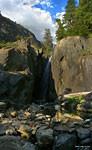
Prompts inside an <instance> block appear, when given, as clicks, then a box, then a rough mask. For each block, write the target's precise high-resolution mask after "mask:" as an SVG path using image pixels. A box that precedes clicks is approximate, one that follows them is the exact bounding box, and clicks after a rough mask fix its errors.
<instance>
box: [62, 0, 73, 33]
mask: <svg viewBox="0 0 92 150" xmlns="http://www.w3.org/2000/svg"><path fill="white" fill-rule="evenodd" d="M65 9H66V11H65V15H64V19H63V23H64V24H65V27H66V30H67V31H68V34H70V35H72V27H73V23H74V17H75V13H76V2H75V0H68V3H67V6H66V7H65Z"/></svg>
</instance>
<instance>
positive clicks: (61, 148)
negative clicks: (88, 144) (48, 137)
mask: <svg viewBox="0 0 92 150" xmlns="http://www.w3.org/2000/svg"><path fill="white" fill-rule="evenodd" d="M76 143H77V139H76V136H74V135H71V134H67V133H66V134H60V135H59V136H57V137H56V138H55V143H54V147H53V150H67V149H68V150H74V149H75V146H76Z"/></svg>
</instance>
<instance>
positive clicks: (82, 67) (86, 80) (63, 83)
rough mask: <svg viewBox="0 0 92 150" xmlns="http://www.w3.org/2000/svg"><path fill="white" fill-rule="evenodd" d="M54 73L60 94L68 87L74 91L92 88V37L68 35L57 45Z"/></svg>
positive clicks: (53, 61) (53, 58)
mask: <svg viewBox="0 0 92 150" xmlns="http://www.w3.org/2000/svg"><path fill="white" fill-rule="evenodd" d="M51 67H52V75H53V79H54V82H55V89H56V92H57V94H58V95H60V94H61V93H63V92H64V91H65V89H66V88H70V89H72V92H83V91H91V90H92V79H91V75H92V38H88V39H85V38H82V37H78V36H76V37H67V38H65V39H63V40H61V41H60V42H59V43H58V44H57V45H56V47H55V49H54V52H53V56H52V61H51Z"/></svg>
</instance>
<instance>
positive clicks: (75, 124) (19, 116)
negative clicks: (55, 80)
mask: <svg viewBox="0 0 92 150" xmlns="http://www.w3.org/2000/svg"><path fill="white" fill-rule="evenodd" d="M91 95H92V94H88V96H86V99H87V98H90V97H91ZM83 104H84V103H81V104H76V109H77V110H78V109H79V108H80V110H79V112H78V111H77V112H78V113H76V114H74V112H75V111H72V112H69V110H67V108H71V107H72V108H74V109H75V104H71V102H70V101H69V98H64V97H63V98H60V99H59V100H58V101H57V100H56V101H55V102H53V103H45V104H41V103H40V104H35V103H32V104H31V105H30V106H29V107H28V108H27V109H25V110H23V109H21V110H15V109H13V108H8V109H6V104H5V103H3V102H0V150H43V149H44V150H67V149H68V150H91V149H92V112H91V111H89V110H91V109H90V108H88V105H89V106H90V107H91V105H92V104H91V101H89V100H86V103H85V106H84V105H83ZM67 106H68V107H67ZM83 114H84V116H83ZM85 114H86V117H85Z"/></svg>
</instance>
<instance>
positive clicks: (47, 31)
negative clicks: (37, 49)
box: [44, 29, 53, 52]
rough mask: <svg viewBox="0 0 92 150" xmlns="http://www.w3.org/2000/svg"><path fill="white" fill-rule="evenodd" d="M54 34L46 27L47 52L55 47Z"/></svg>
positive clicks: (45, 45) (45, 42) (45, 41)
mask: <svg viewBox="0 0 92 150" xmlns="http://www.w3.org/2000/svg"><path fill="white" fill-rule="evenodd" d="M52 41H53V40H52V36H51V32H50V29H45V34H44V47H45V50H46V51H47V52H49V51H52V48H53V43H52Z"/></svg>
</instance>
